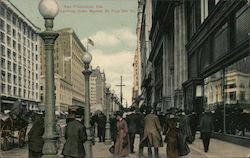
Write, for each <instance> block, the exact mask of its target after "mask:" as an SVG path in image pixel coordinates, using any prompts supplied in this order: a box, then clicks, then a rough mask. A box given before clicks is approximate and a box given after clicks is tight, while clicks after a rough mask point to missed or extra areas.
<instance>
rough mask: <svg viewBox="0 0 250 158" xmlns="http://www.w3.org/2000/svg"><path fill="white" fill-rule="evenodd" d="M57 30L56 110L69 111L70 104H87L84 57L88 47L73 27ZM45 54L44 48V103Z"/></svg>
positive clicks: (55, 61)
mask: <svg viewBox="0 0 250 158" xmlns="http://www.w3.org/2000/svg"><path fill="white" fill-rule="evenodd" d="M57 32H58V33H59V37H58V38H57V40H56V42H55V52H54V70H55V86H56V87H55V93H56V110H57V111H67V110H68V106H70V105H78V106H84V104H85V84H84V75H83V74H82V71H83V69H84V64H83V61H82V57H83V54H84V53H85V52H86V49H85V47H84V46H83V44H82V43H81V41H80V40H79V38H78V37H77V35H76V34H75V32H74V31H73V29H71V28H64V29H61V30H58V31H57ZM45 56H46V54H45V53H44V49H42V51H41V89H42V90H43V92H42V93H41V99H43V100H42V103H44V99H45V93H44V92H45V87H44V83H45V82H44V81H45ZM42 106H43V105H42Z"/></svg>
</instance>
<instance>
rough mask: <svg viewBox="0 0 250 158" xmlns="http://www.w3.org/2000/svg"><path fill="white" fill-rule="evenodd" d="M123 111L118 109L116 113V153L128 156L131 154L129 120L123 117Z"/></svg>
mask: <svg viewBox="0 0 250 158" xmlns="http://www.w3.org/2000/svg"><path fill="white" fill-rule="evenodd" d="M122 115H123V113H122V112H120V111H118V112H117V113H116V119H117V123H116V127H117V133H116V142H115V153H114V154H115V155H116V156H121V157H123V156H127V155H128V154H129V152H130V151H129V137H128V125H127V122H126V121H125V120H124V119H123V118H122Z"/></svg>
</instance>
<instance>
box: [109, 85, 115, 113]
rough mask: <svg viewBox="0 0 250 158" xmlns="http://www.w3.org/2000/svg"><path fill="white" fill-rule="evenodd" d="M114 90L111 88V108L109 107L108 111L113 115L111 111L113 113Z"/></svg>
mask: <svg viewBox="0 0 250 158" xmlns="http://www.w3.org/2000/svg"><path fill="white" fill-rule="evenodd" d="M114 96H115V91H114V90H113V89H112V90H111V102H110V104H111V108H110V110H111V111H110V113H111V116H112V117H113V113H114V99H115V97H114Z"/></svg>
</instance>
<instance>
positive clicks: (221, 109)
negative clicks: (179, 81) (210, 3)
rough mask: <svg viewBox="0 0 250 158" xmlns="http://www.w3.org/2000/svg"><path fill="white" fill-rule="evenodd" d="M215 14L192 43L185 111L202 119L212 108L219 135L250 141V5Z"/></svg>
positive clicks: (235, 4)
mask: <svg viewBox="0 0 250 158" xmlns="http://www.w3.org/2000/svg"><path fill="white" fill-rule="evenodd" d="M216 9H217V10H216ZM215 10H216V11H214V12H212V13H211V14H210V15H209V16H208V18H207V19H206V20H205V21H204V23H202V24H201V26H200V29H198V31H197V32H196V33H195V34H194V36H193V37H192V38H191V39H190V40H189V42H188V44H187V45H186V47H187V50H188V69H189V70H188V75H189V76H188V77H189V79H188V81H186V82H185V83H183V87H184V91H185V109H186V110H189V111H196V112H197V113H198V114H199V115H200V116H201V115H202V111H204V109H210V110H211V112H212V113H213V114H212V115H213V119H214V126H215V129H214V130H215V132H217V133H221V134H223V135H228V136H233V137H234V136H235V138H236V137H238V138H246V139H245V140H250V56H249V54H250V52H249V48H250V45H249V43H250V40H249V32H250V26H249V19H250V17H249V16H250V14H249V5H248V4H247V3H246V1H228V2H224V3H221V4H220V5H219V6H217V8H215ZM248 145H249V146H250V144H249V143H248Z"/></svg>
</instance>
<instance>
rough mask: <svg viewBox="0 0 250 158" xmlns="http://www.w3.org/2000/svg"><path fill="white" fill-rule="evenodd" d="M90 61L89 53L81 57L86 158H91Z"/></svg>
mask: <svg viewBox="0 0 250 158" xmlns="http://www.w3.org/2000/svg"><path fill="white" fill-rule="evenodd" d="M91 60H92V56H91V54H90V53H89V52H86V53H85V54H84V55H83V62H84V70H83V74H84V77H85V102H86V104H85V107H84V109H85V110H84V125H85V127H86V133H87V141H86V142H85V151H86V158H92V141H91V140H92V137H91V132H90V128H91V126H90V99H89V96H90V93H89V77H90V75H91V73H92V71H91V70H89V64H90V62H91Z"/></svg>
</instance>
